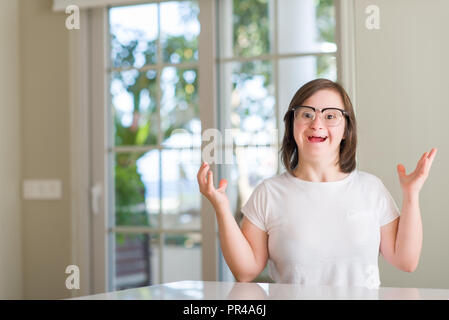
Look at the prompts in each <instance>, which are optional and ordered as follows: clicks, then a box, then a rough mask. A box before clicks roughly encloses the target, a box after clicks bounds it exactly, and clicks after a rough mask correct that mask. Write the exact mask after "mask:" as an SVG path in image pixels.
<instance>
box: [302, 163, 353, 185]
mask: <svg viewBox="0 0 449 320" xmlns="http://www.w3.org/2000/svg"><path fill="white" fill-rule="evenodd" d="M335 162H336V159H334V160H333V161H330V162H329V163H325V162H323V161H321V162H311V161H304V160H303V161H301V159H300V160H299V161H298V166H297V167H296V168H295V170H294V175H295V176H296V177H297V178H299V179H302V180H306V181H310V182H332V181H338V180H342V179H344V178H345V177H347V176H348V175H349V174H348V173H345V172H342V171H341V169H340V166H339V165H335Z"/></svg>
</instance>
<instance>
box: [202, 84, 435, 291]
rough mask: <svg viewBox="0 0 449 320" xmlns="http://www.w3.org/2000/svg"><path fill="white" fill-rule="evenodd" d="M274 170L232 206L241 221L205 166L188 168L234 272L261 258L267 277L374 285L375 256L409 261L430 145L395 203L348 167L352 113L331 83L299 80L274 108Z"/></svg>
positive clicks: (253, 269)
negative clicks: (283, 109)
mask: <svg viewBox="0 0 449 320" xmlns="http://www.w3.org/2000/svg"><path fill="white" fill-rule="evenodd" d="M284 123H285V134H284V139H283V143H282V149H281V152H282V162H283V164H284V166H285V168H286V169H287V170H286V172H284V173H283V174H280V175H277V176H274V177H271V178H269V179H265V180H264V181H263V182H262V183H260V184H259V185H258V186H257V187H256V188H255V190H254V192H253V193H252V195H251V196H250V198H249V200H248V201H247V203H246V204H245V205H244V206H243V208H242V213H243V214H244V218H243V220H242V226H241V229H240V228H239V226H238V225H237V223H236V221H235V219H234V216H233V214H232V212H231V210H230V205H229V201H228V199H227V197H226V193H225V190H226V186H227V181H226V180H225V179H222V180H221V181H220V183H219V187H218V189H215V187H214V185H213V175H212V171H210V170H209V165H208V164H207V163H203V165H202V166H201V168H200V169H199V171H198V176H197V178H198V183H199V187H200V191H201V193H202V194H203V195H204V196H206V197H207V199H209V201H210V202H211V203H212V205H213V206H214V209H215V211H216V216H217V222H218V227H219V234H220V243H221V247H222V251H223V256H224V258H225V260H226V262H227V264H228V266H229V268H230V270H231V271H232V273H233V275H234V276H235V278H236V279H237V281H244V282H249V281H252V280H253V279H254V278H255V277H256V276H257V275H259V273H260V272H261V271H262V270H263V269H264V268H265V265H266V263H267V261H268V263H269V271H270V276H271V277H272V279H273V280H274V281H275V282H284V283H299V284H304V285H334V286H364V287H369V288H376V287H378V286H379V285H380V280H379V269H378V256H379V253H381V254H382V255H383V256H384V258H385V259H386V260H387V261H388V262H389V263H391V264H392V265H393V266H395V267H397V268H398V269H400V270H403V271H406V272H412V271H414V270H415V269H416V267H417V265H418V261H419V256H420V252H421V246H422V224H421V217H420V209H419V191H420V190H421V187H422V185H423V184H424V181H425V180H426V178H427V176H428V174H429V170H430V167H431V165H432V162H433V159H434V158H435V154H436V149H432V150H431V151H430V153H428V152H426V153H424V154H423V156H422V157H421V159H420V160H419V162H418V165H417V167H416V169H415V171H413V172H412V173H410V174H408V175H407V174H406V172H405V168H404V166H403V165H398V166H397V172H398V176H399V180H400V184H401V188H402V192H403V203H402V210H401V212H400V213H399V210H398V208H397V206H396V204H395V202H394V200H393V198H392V197H391V195H390V193H389V192H388V190H387V189H386V188H385V186H384V185H383V183H382V181H381V180H380V179H379V178H377V177H376V176H374V175H372V174H369V173H366V172H363V171H359V170H357V169H356V160H355V155H356V144H357V135H356V120H355V116H354V110H353V107H352V104H351V101H350V99H349V97H348V95H347V93H346V92H345V90H344V89H343V87H341V86H340V85H339V84H338V83H335V82H333V81H330V80H326V79H316V80H313V81H310V82H309V83H307V84H305V85H304V86H302V87H301V88H300V89H299V90H298V91H297V92H296V94H295V96H294V97H293V99H292V101H291V103H290V106H289V109H288V111H287V113H286V114H285V116H284Z"/></svg>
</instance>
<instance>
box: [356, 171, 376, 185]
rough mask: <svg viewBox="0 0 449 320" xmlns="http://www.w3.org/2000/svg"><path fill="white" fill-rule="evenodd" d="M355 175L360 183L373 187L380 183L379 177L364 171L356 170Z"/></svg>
mask: <svg viewBox="0 0 449 320" xmlns="http://www.w3.org/2000/svg"><path fill="white" fill-rule="evenodd" d="M356 175H357V180H358V181H359V182H361V183H366V184H374V185H379V184H381V183H382V180H381V179H380V178H379V177H377V176H376V175H374V174H372V173H369V172H366V171H361V170H356Z"/></svg>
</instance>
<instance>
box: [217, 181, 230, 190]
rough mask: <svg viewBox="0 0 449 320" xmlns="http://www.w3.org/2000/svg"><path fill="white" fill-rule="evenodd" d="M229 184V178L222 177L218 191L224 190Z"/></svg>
mask: <svg viewBox="0 0 449 320" xmlns="http://www.w3.org/2000/svg"><path fill="white" fill-rule="evenodd" d="M227 185H228V180H226V179H221V180H220V183H219V185H218V189H217V191H224V190H225V189H226V186H227Z"/></svg>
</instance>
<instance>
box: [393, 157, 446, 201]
mask: <svg viewBox="0 0 449 320" xmlns="http://www.w3.org/2000/svg"><path fill="white" fill-rule="evenodd" d="M436 153H437V149H436V148H433V149H432V150H430V153H429V152H425V153H424V154H423V155H422V157H421V159H419V161H418V164H417V165H416V168H415V171H413V172H412V173H410V174H406V173H405V167H404V166H403V165H402V164H398V166H397V170H398V176H399V182H400V183H401V188H402V192H404V194H408V195H417V194H418V193H419V191H420V190H421V188H422V186H423V184H424V182H425V181H426V179H427V177H428V176H429V171H430V167H431V166H432V162H433V160H434V159H435V155H436Z"/></svg>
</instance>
